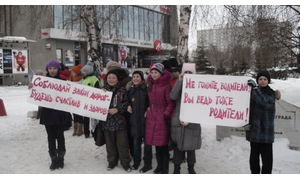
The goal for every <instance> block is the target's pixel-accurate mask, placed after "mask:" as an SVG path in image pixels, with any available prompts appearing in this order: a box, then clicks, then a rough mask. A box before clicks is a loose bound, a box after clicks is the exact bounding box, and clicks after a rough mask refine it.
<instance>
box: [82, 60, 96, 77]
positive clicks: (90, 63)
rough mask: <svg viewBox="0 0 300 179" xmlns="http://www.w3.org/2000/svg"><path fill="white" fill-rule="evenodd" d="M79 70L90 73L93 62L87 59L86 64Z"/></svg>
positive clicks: (92, 68) (92, 70)
mask: <svg viewBox="0 0 300 179" xmlns="http://www.w3.org/2000/svg"><path fill="white" fill-rule="evenodd" d="M81 72H82V73H84V72H86V73H87V74H91V73H93V72H94V63H93V62H92V61H88V62H87V64H86V65H84V66H83V67H82V68H81Z"/></svg>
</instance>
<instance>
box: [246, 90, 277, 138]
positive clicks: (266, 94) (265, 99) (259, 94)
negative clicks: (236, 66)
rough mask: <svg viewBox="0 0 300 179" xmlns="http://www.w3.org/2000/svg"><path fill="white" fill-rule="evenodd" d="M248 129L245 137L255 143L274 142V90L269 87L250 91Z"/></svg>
mask: <svg viewBox="0 0 300 179" xmlns="http://www.w3.org/2000/svg"><path fill="white" fill-rule="evenodd" d="M249 117H250V120H249V124H250V130H249V131H246V139H247V140H248V141H250V142H255V143H273V142H274V117H275V92H274V91H273V90H272V89H271V88H270V87H269V86H267V87H265V88H255V89H253V90H252V91H251V100H250V116H249Z"/></svg>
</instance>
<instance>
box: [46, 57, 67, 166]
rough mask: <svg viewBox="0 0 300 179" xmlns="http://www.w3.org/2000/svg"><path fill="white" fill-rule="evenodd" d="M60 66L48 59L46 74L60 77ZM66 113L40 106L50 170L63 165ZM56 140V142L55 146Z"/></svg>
mask: <svg viewBox="0 0 300 179" xmlns="http://www.w3.org/2000/svg"><path fill="white" fill-rule="evenodd" d="M60 68H61V66H60V64H59V62H58V61H56V60H52V61H50V62H49V63H48V64H47V65H46V71H47V75H46V76H47V77H51V78H56V79H61V78H60V77H59V71H60ZM67 115H69V113H67V112H64V111H59V110H56V109H50V108H46V107H41V108H40V124H43V125H45V128H46V132H47V135H48V148H49V155H50V158H51V165H50V169H51V170H54V169H58V168H63V167H64V155H65V153H66V147H65V137H64V127H65V122H66V121H65V120H66V117H67ZM56 141H57V144H58V146H57V147H56Z"/></svg>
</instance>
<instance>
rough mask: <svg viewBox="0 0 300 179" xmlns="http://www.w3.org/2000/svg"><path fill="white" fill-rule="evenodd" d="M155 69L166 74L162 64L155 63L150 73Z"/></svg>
mask: <svg viewBox="0 0 300 179" xmlns="http://www.w3.org/2000/svg"><path fill="white" fill-rule="evenodd" d="M154 69H155V70H157V71H158V72H159V73H161V74H162V73H163V72H164V65H163V64H161V63H154V64H152V65H151V66H150V71H152V70H154Z"/></svg>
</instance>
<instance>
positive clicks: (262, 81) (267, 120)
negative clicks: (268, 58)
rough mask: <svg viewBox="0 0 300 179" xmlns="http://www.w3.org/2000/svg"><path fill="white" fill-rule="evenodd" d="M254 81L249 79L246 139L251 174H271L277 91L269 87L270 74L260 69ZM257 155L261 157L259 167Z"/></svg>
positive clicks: (278, 97)
mask: <svg viewBox="0 0 300 179" xmlns="http://www.w3.org/2000/svg"><path fill="white" fill-rule="evenodd" d="M256 82H257V83H258V87H256V84H255V82H254V81H253V80H249V81H248V84H249V85H250V86H252V91H251V100H250V115H249V117H250V119H249V126H250V130H247V131H246V139H247V140H248V141H249V142H250V147H251V152H250V170H251V173H252V174H259V173H262V174H271V173H272V167H273V166H272V165H273V146H272V144H273V142H274V117H275V99H280V93H279V91H274V90H273V89H272V88H270V86H269V83H270V82H271V78H270V74H269V72H267V71H262V72H259V73H258V74H257V77H256ZM259 156H261V158H262V168H260V164H259V163H260V162H259Z"/></svg>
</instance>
